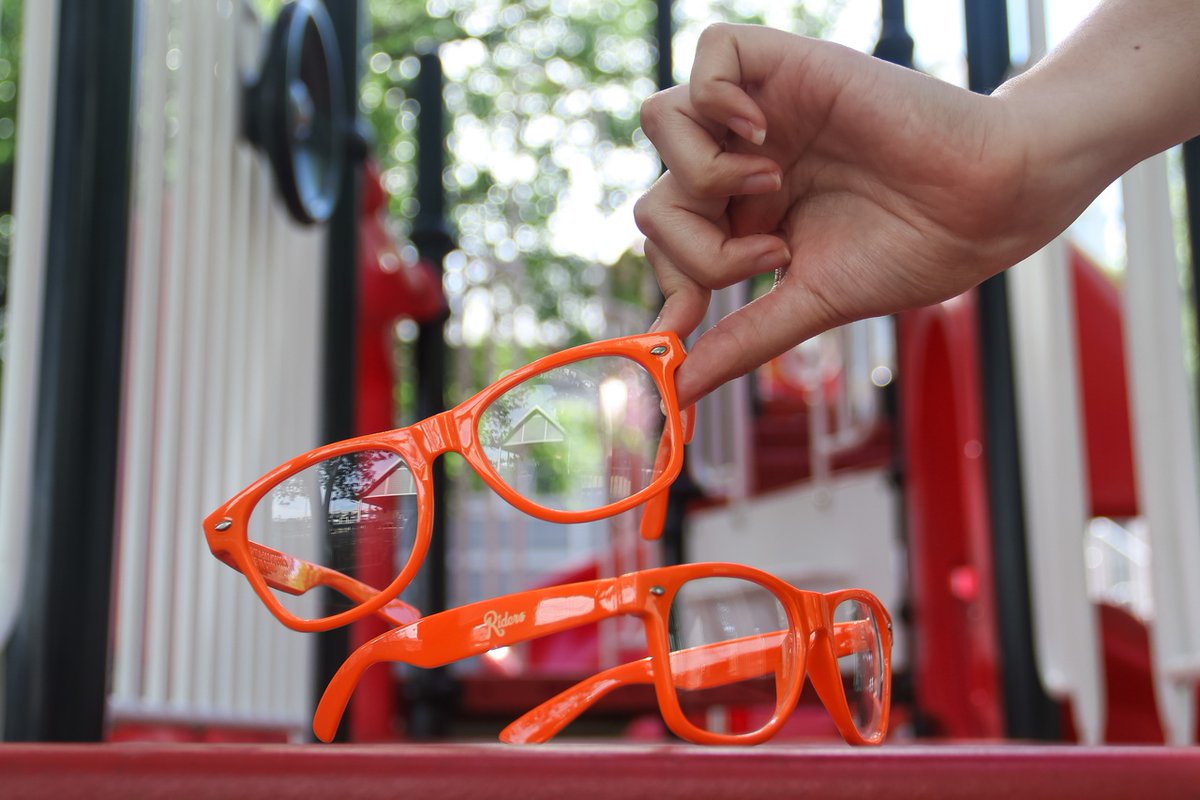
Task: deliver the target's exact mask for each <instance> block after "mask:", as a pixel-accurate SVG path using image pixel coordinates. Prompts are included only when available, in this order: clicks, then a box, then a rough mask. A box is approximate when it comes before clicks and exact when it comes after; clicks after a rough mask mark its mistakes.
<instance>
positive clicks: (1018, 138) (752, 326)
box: [634, 0, 1200, 405]
mask: <svg viewBox="0 0 1200 800" xmlns="http://www.w3.org/2000/svg"><path fill="white" fill-rule="evenodd" d="M1154 1H1155V2H1158V0H1154ZM1188 2H1191V3H1192V5H1193V7H1198V8H1200V3H1194V2H1193V0H1188ZM1159 4H1160V5H1163V6H1170V7H1175V8H1182V7H1183V6H1182V4H1180V3H1178V2H1177V0H1162V2H1160V3H1159ZM1117 5H1119V4H1117ZM1118 10H1121V9H1118ZM1141 10H1142V11H1143V12H1145V11H1146V9H1144V8H1143V9H1141ZM1131 13H1132V12H1131ZM1189 13H1190V12H1189ZM1192 16H1196V15H1194V14H1193V15H1192ZM1110 17H1113V15H1111V14H1110ZM1195 21H1196V22H1197V23H1200V19H1196V20H1195ZM1101 22H1102V23H1103V22H1105V20H1104V19H1103V18H1102V19H1101ZM1121 22H1122V21H1121V20H1120V19H1119V18H1110V19H1108V20H1107V23H1108V25H1109V28H1111V30H1110V29H1106V28H1105V27H1104V25H1101V26H1100V30H1099V32H1098V33H1097V32H1096V31H1092V32H1091V33H1090V34H1089V35H1090V40H1088V38H1087V37H1084V43H1083V44H1082V45H1074V50H1075V51H1076V52H1072V45H1071V43H1070V42H1069V43H1068V46H1066V47H1065V50H1066V51H1067V53H1066V55H1063V56H1059V57H1057V58H1054V57H1050V58H1047V59H1046V60H1045V61H1047V62H1050V66H1049V67H1047V68H1045V69H1042V75H1041V76H1039V75H1027V76H1024V77H1022V78H1021V79H1018V80H1017V81H1014V82H1012V83H1013V87H1012V88H1011V90H1010V87H1008V86H1006V87H1002V89H1001V90H1000V91H998V92H997V93H995V94H993V95H992V96H983V95H978V94H973V93H971V92H968V91H966V90H964V89H960V88H957V87H954V86H951V85H949V84H946V83H944V82H941V81H938V80H936V79H933V78H930V77H928V76H924V75H921V74H920V73H917V72H914V71H911V70H906V69H903V68H900V67H896V66H894V65H891V64H888V63H885V62H882V61H879V60H877V59H874V58H872V57H870V56H867V55H864V54H861V53H858V52H856V51H853V50H850V49H847V48H844V47H841V46H839V45H836V44H833V43H829V42H822V41H819V40H813V39H808V38H806V37H801V36H795V35H792V34H788V33H784V32H781V31H777V30H772V29H769V28H762V27H757V26H740V25H715V26H712V27H710V28H708V29H707V30H706V31H705V32H704V33H703V34H702V35H701V38H700V40H699V43H698V46H697V50H696V58H695V61H694V66H693V69H692V74H691V80H690V82H689V83H688V84H686V85H680V86H676V87H673V88H671V89H667V90H665V91H662V92H659V93H658V94H655V95H653V96H652V97H650V98H649V99H647V100H646V102H645V103H644V104H643V106H642V127H643V130H644V131H645V132H646V135H647V136H648V137H649V139H650V140H651V142H653V144H654V145H655V147H656V148H657V149H658V151H659V154H660V155H661V157H662V159H663V162H664V164H665V165H666V167H667V172H666V173H664V174H663V176H662V177H661V178H660V179H659V181H658V182H657V183H656V184H655V185H654V186H653V187H652V188H651V189H650V190H649V191H648V192H647V193H646V195H644V196H643V197H642V198H641V199H640V200H639V202H638V204H637V207H636V208H635V212H634V213H635V219H636V220H637V223H638V226H639V228H641V230H642V232H643V233H644V234H645V235H646V237H647V240H646V255H647V258H648V260H649V262H650V265H651V266H652V268H653V269H654V271H655V276H656V278H657V279H658V283H659V286H660V288H661V289H662V291H663V294H664V296H665V302H664V305H663V309H662V313H661V314H660V316H659V319H658V320H656V322H655V324H654V326H653V328H652V329H670V330H674V331H676V332H678V333H679V334H680V335H684V336H686V335H688V334H690V333H691V332H692V331H693V330H694V329H695V328H696V327H697V325H698V324H699V323H700V321H701V320H702V318H703V316H704V313H705V311H706V310H707V307H708V302H709V298H710V292H711V290H714V289H719V288H723V287H725V286H729V285H731V284H733V283H736V282H738V281H741V280H744V279H746V278H749V277H751V276H753V275H756V274H760V273H764V272H770V271H775V274H776V282H775V285H774V288H773V289H772V291H770V292H768V293H767V294H765V295H764V296H762V297H760V298H758V299H756V300H754V301H753V302H751V303H749V304H748V305H747V306H745V307H743V308H741V309H738V310H737V311H735V312H733V313H732V314H730V315H729V316H727V317H725V318H724V319H723V320H721V321H720V322H719V323H718V324H717V325H716V326H714V327H713V328H712V329H710V330H708V331H706V332H705V333H704V334H703V335H702V336H700V337H699V338H698V340H697V341H696V343H695V344H694V346H693V347H692V350H691V353H690V355H689V357H688V359H687V361H686V362H685V363H684V365H683V367H682V368H681V369H680V371H679V373H678V375H677V388H678V391H679V395H680V403H681V405H687V404H690V403H692V402H694V401H695V400H696V399H698V398H699V397H702V396H703V395H704V394H706V393H708V392H709V391H711V390H712V389H714V388H716V387H717V386H718V385H720V384H721V383H723V382H725V381H727V380H730V379H732V378H735V377H737V376H739V375H742V374H744V373H746V372H748V371H749V370H751V369H753V368H754V367H756V366H758V365H760V364H762V363H765V362H766V361H767V360H769V359H770V358H772V357H774V356H776V355H778V354H780V353H782V352H784V351H785V350H787V349H788V348H790V347H793V346H794V345H796V344H798V343H799V342H801V341H804V340H805V339H807V338H809V337H811V336H813V335H815V334H817V333H819V332H821V331H823V330H826V329H828V328H831V327H834V326H837V325H840V324H843V323H846V322H849V321H852V320H855V319H861V318H865V317H870V316H877V315H882V314H888V313H893V312H897V311H901V310H904V309H909V308H914V307H919V306H923V305H928V304H931V303H935V302H939V301H941V300H945V299H947V298H950V297H953V296H955V295H958V294H960V293H962V292H963V291H965V290H967V289H969V288H971V287H972V286H974V285H976V284H978V283H979V282H980V281H982V280H984V279H985V278H987V277H990V276H991V275H994V274H996V273H997V272H999V271H1001V270H1003V269H1005V268H1007V267H1009V266H1011V265H1012V264H1015V263H1017V262H1018V261H1020V260H1021V259H1023V258H1024V257H1026V256H1028V255H1029V254H1031V253H1032V252H1034V251H1035V250H1037V249H1038V248H1039V247H1041V246H1042V245H1044V244H1045V243H1046V242H1047V241H1049V240H1050V239H1051V238H1053V237H1054V236H1055V235H1057V234H1058V233H1060V232H1061V231H1062V230H1063V229H1065V228H1066V226H1067V225H1069V224H1070V222H1071V221H1072V220H1074V219H1075V217H1076V216H1078V215H1079V213H1080V212H1082V210H1083V209H1084V208H1086V206H1087V204H1088V203H1089V202H1091V200H1092V199H1094V197H1095V196H1096V195H1097V194H1098V193H1099V192H1100V191H1101V190H1102V189H1103V188H1104V187H1105V186H1106V185H1107V184H1108V183H1110V182H1111V181H1112V180H1113V179H1115V178H1116V177H1117V176H1118V175H1120V174H1121V172H1123V171H1124V170H1125V169H1127V168H1128V167H1129V166H1132V164H1134V163H1136V161H1138V160H1140V158H1144V157H1146V156H1148V155H1150V154H1152V153H1154V152H1157V149H1162V148H1163V147H1166V146H1169V145H1170V144H1171V143H1172V141H1181V140H1182V138H1186V137H1185V135H1183V131H1185V130H1187V129H1188V126H1194V125H1195V123H1196V117H1197V116H1200V115H1195V114H1191V113H1190V112H1189V113H1186V114H1179V115H1177V116H1179V117H1181V119H1179V120H1175V122H1176V123H1177V124H1175V128H1178V129H1179V132H1175V131H1173V130H1168V131H1164V130H1162V129H1163V128H1164V127H1168V128H1169V127H1170V126H1163V125H1159V126H1158V128H1159V130H1158V134H1159V135H1158V136H1157V138H1156V137H1146V140H1145V141H1136V142H1135V141H1133V140H1132V139H1133V137H1132V136H1124V137H1121V136H1118V137H1117V139H1116V140H1115V141H1116V144H1112V138H1111V137H1109V138H1107V139H1106V138H1103V136H1102V133H1103V132H1104V130H1105V126H1106V124H1107V123H1108V120H1107V118H1105V116H1104V114H1103V113H1099V112H1096V113H1094V114H1093V116H1092V117H1090V118H1088V117H1087V116H1086V113H1087V112H1088V111H1091V110H1093V109H1097V108H1098V107H1097V106H1096V105H1095V104H1093V105H1092V107H1091V108H1090V109H1086V108H1085V109H1080V108H1075V107H1072V106H1071V104H1072V103H1075V104H1076V105H1078V104H1081V103H1083V102H1087V101H1088V99H1087V96H1086V93H1082V94H1081V95H1080V96H1078V97H1077V96H1076V95H1075V94H1071V92H1070V89H1071V86H1072V81H1075V82H1076V84H1077V85H1078V84H1079V83H1080V82H1082V83H1083V84H1086V83H1087V81H1086V80H1085V79H1083V78H1080V77H1079V76H1078V75H1075V74H1073V73H1079V72H1081V71H1085V70H1084V65H1085V64H1086V63H1087V61H1088V59H1092V58H1094V50H1095V48H1096V40H1097V39H1099V40H1100V41H1105V40H1106V39H1116V40H1121V38H1122V37H1124V36H1127V35H1128V33H1127V32H1126V31H1125V29H1124V28H1123V27H1122V25H1121ZM1159 24H1163V25H1164V26H1165V25H1169V24H1171V21H1170V20H1168V21H1167V22H1165V23H1159ZM1175 24H1178V20H1176V21H1175ZM1197 29H1198V28H1197V27H1192V28H1191V30H1193V31H1195V30H1197ZM1185 46H1186V47H1187V48H1188V52H1190V51H1192V50H1200V48H1195V46H1194V43H1190V42H1187V41H1181V42H1180V43H1179V47H1180V48H1183V47H1185ZM1130 47H1131V51H1130V52H1133V50H1132V47H1133V45H1130ZM1137 47H1138V49H1139V50H1140V45H1138V46H1137ZM1165 49H1167V50H1168V51H1170V48H1165ZM1170 53H1171V54H1172V55H1174V52H1173V51H1170ZM1080 54H1082V55H1080ZM1118 66H1120V65H1119V64H1118ZM1114 69H1115V68H1114ZM1148 69H1149V70H1150V73H1151V74H1153V73H1154V70H1155V69H1156V67H1154V65H1153V64H1151V65H1150V67H1148ZM1173 69H1175V70H1181V68H1180V67H1179V66H1178V64H1176V65H1175V66H1174V67H1173ZM1182 71H1184V72H1186V70H1182ZM1034 72H1037V70H1034ZM1122 74H1124V73H1122ZM1192 74H1194V73H1192ZM1102 78H1103V76H1101V79H1102ZM1127 83H1128V81H1127ZM1109 88H1110V89H1112V88H1113V87H1112V84H1110V85H1109ZM1122 88H1124V87H1119V86H1118V87H1116V90H1115V91H1117V92H1118V94H1120V90H1122ZM1127 88H1128V91H1129V92H1130V93H1131V95H1132V94H1133V93H1134V92H1136V91H1137V88H1138V87H1137V86H1136V85H1132V86H1129V87H1127ZM1189 91H1190V90H1189ZM1143 93H1144V90H1143ZM1118 99H1119V98H1118ZM1131 99H1132V98H1131ZM1114 102H1116V101H1114ZM1064 114H1067V115H1070V114H1075V115H1076V116H1077V117H1079V119H1077V120H1075V121H1074V122H1073V123H1072V124H1071V125H1065V126H1064V125H1057V127H1056V124H1057V122H1058V120H1059V119H1060V117H1061V116H1062V115H1064ZM1113 119H1114V120H1119V119H1120V115H1119V112H1114V115H1113ZM1113 125H1114V126H1115V125H1116V122H1115V121H1114V123H1113ZM1063 128H1066V129H1067V130H1062V129H1063ZM1095 128H1099V130H1094V129H1095ZM1048 131H1057V132H1058V134H1059V135H1057V136H1055V135H1047V132H1048ZM1109 132H1111V130H1110V131H1109ZM1176 136H1177V137H1178V138H1174V139H1172V137H1176ZM1159 139H1161V140H1162V141H1158V140H1159ZM1155 148H1157V149H1155Z"/></svg>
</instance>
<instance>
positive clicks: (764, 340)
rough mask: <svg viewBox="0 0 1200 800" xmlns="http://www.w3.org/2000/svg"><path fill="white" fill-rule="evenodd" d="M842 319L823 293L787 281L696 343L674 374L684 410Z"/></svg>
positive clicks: (722, 321)
mask: <svg viewBox="0 0 1200 800" xmlns="http://www.w3.org/2000/svg"><path fill="white" fill-rule="evenodd" d="M844 321H845V320H842V319H839V318H837V317H836V316H835V315H834V314H833V312H832V311H831V309H830V308H829V306H828V305H827V304H826V303H825V302H824V301H823V300H822V299H821V298H820V296H819V295H817V294H816V293H814V292H812V291H811V290H810V289H808V288H807V287H805V286H803V284H801V283H799V282H798V281H787V280H785V281H784V282H783V283H781V284H780V285H779V286H777V287H776V288H775V289H773V290H771V291H770V292H768V293H767V294H765V295H763V296H762V297H760V298H758V299H757V300H754V301H752V302H750V303H747V304H746V305H744V306H742V307H741V308H739V309H738V310H737V311H734V312H733V313H732V314H729V315H727V316H726V317H724V318H723V319H722V320H721V321H720V322H718V323H717V324H716V325H714V326H713V327H711V328H709V329H708V330H707V331H705V332H704V333H703V334H702V335H701V336H700V338H698V339H697V340H696V343H695V344H694V345H693V346H692V348H691V350H690V352H689V353H688V357H687V358H686V359H684V362H683V364H682V365H681V366H680V367H679V371H678V372H677V373H676V375H675V388H676V391H677V392H678V394H679V406H680V408H683V407H686V406H689V405H692V404H693V403H695V402H696V401H697V400H699V399H700V398H701V397H703V396H704V395H706V394H708V393H709V392H711V391H712V390H713V389H715V388H717V387H718V386H720V385H721V384H723V383H725V382H726V381H731V380H733V379H734V378H739V377H741V376H742V375H745V374H746V373H747V372H749V371H750V370H752V369H755V368H756V367H759V366H762V365H763V364H765V363H766V362H767V361H769V360H771V359H772V358H774V357H775V356H777V355H779V354H781V353H783V352H785V351H786V350H788V349H790V348H792V347H795V346H796V345H798V344H800V342H803V341H804V340H806V339H809V338H811V337H813V336H816V335H817V334H818V333H821V332H822V331H825V330H828V329H829V328H832V327H834V326H835V325H839V324H841V323H842V322H844Z"/></svg>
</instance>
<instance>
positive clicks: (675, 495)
mask: <svg viewBox="0 0 1200 800" xmlns="http://www.w3.org/2000/svg"><path fill="white" fill-rule="evenodd" d="M674 5H675V3H674V0H655V8H656V11H657V13H656V14H655V17H654V44H655V47H656V48H657V49H658V64H657V66H656V70H655V71H656V76H655V77H656V80H657V81H658V88H659V90H660V91H661V90H663V89H669V88H671V87H672V86H674V85H675V64H674V49H673V47H672V40H673V38H674V36H675V20H674V16H673V8H674ZM685 458H686V454H685ZM702 494H703V491H702V490H701V488H700V487H699V486H698V485H697V484H696V482H695V481H693V480H692V476H691V474H690V473H689V472H688V470H687V465H686V462H685V465H684V468H683V471H682V472H680V473H679V477H678V478H676V479H675V483H674V484H672V486H671V489H670V493H669V495H668V500H667V515H666V518H665V519H664V520H663V529H662V539H661V540H662V557H663V563H665V564H683V563H686V561H687V542H686V540H685V538H684V535H683V523H684V519H685V517H686V514H687V504H688V503H689V502H690V501H691V500H692V499H694V498H696V497H699V496H701V495H702ZM632 513H637V512H632Z"/></svg>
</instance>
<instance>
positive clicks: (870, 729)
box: [833, 600, 884, 738]
mask: <svg viewBox="0 0 1200 800" xmlns="http://www.w3.org/2000/svg"><path fill="white" fill-rule="evenodd" d="M833 622H834V649H835V652H836V653H837V655H838V668H839V670H840V671H841V673H842V685H843V686H844V687H845V689H846V702H847V703H848V704H849V706H850V716H851V717H852V718H853V719H854V726H855V727H856V728H858V732H859V733H861V734H862V735H863V736H864V737H867V738H871V737H872V736H874V735H875V734H876V733H878V732H879V726H880V725H881V724H882V722H883V690H884V675H883V655H882V653H881V652H880V651H881V649H882V644H881V642H880V639H879V625H878V623H877V622H876V620H875V614H874V612H873V611H871V607H870V606H869V605H867V604H866V603H864V602H862V601H860V600H843V601H842V602H841V603H839V604H838V606H837V608H835V609H834V612H833Z"/></svg>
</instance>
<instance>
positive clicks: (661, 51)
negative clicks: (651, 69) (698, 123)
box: [654, 0, 675, 90]
mask: <svg viewBox="0 0 1200 800" xmlns="http://www.w3.org/2000/svg"><path fill="white" fill-rule="evenodd" d="M674 5H675V2H674V0H654V6H655V9H656V11H657V13H656V14H655V15H654V44H655V46H656V47H657V48H658V64H657V65H656V66H655V70H656V73H655V77H656V80H657V83H658V88H659V89H660V90H662V89H668V88H670V87H672V86H674V85H675V72H674V71H675V56H674V49H673V48H672V44H671V43H672V40H673V37H674V35H675V20H674V19H673V18H672V9H673V7H674Z"/></svg>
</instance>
